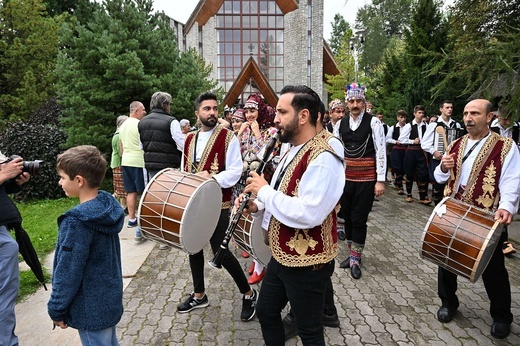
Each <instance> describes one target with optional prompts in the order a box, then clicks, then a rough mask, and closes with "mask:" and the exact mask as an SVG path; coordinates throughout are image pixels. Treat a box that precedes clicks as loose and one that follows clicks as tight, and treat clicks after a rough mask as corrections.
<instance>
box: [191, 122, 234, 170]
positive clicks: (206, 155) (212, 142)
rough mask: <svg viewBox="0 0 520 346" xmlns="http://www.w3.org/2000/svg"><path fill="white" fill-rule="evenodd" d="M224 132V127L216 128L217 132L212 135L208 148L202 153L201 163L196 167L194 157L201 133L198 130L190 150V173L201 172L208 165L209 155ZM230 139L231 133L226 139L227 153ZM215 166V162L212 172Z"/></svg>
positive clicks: (218, 126) (193, 137)
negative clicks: (196, 143)
mask: <svg viewBox="0 0 520 346" xmlns="http://www.w3.org/2000/svg"><path fill="white" fill-rule="evenodd" d="M222 130H223V127H222V126H220V125H217V126H216V127H215V130H214V131H213V133H212V134H211V136H210V138H209V140H208V143H207V144H206V147H205V148H204V151H203V152H202V156H201V157H200V162H199V164H198V166H196V165H195V164H194V163H193V157H194V150H195V141H196V140H197V137H198V136H197V134H198V133H199V132H200V130H198V131H197V132H195V133H194V134H193V135H192V140H191V142H190V147H189V148H188V170H189V171H192V173H199V172H201V170H202V168H203V167H204V166H205V165H206V161H207V160H208V158H209V154H211V150H212V149H213V146H214V145H215V142H216V140H217V138H218V135H219V134H220V132H221V131H222ZM230 132H231V131H230ZM231 135H232V134H231ZM228 137H229V133H228V134H227V137H226V151H227V145H228V144H229V140H228ZM213 164H214V162H213V163H212V165H211V170H213ZM217 168H218V163H217ZM210 173H211V172H210ZM216 173H218V171H216V172H215V174H216Z"/></svg>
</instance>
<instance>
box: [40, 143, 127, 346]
mask: <svg viewBox="0 0 520 346" xmlns="http://www.w3.org/2000/svg"><path fill="white" fill-rule="evenodd" d="M106 166H107V163H106V160H105V158H104V157H103V156H102V154H101V153H100V152H99V150H98V149H97V148H96V147H94V146H90V145H82V146H78V147H74V148H71V149H68V150H67V151H65V152H64V153H62V154H60V155H58V161H57V169H58V174H59V176H60V180H59V184H60V185H61V187H62V189H63V191H65V194H66V195H67V196H69V197H79V202H80V204H79V205H77V206H76V207H74V208H72V209H71V210H69V211H67V212H65V213H64V214H63V215H61V216H60V217H59V218H58V226H59V231H58V242H57V244H56V253H55V255H54V265H53V268H54V269H53V275H52V293H51V297H50V300H49V302H48V304H47V308H48V313H49V316H50V317H51V319H52V321H53V323H54V325H56V326H58V327H60V328H62V329H64V328H67V327H69V326H70V327H72V328H75V329H78V332H79V336H80V339H81V343H82V344H83V345H118V341H117V336H116V325H117V323H118V322H119V320H120V319H121V316H122V315H123V275H122V270H121V248H120V244H119V235H118V234H119V232H120V231H121V229H122V227H123V223H124V213H123V209H122V208H121V206H120V205H119V203H118V202H117V201H116V199H115V198H114V197H113V196H112V195H111V194H109V193H108V192H106V191H102V190H101V191H100V190H99V186H100V184H101V181H102V180H103V178H104V176H105V171H106Z"/></svg>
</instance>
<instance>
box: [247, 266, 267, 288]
mask: <svg viewBox="0 0 520 346" xmlns="http://www.w3.org/2000/svg"><path fill="white" fill-rule="evenodd" d="M264 275H265V268H264V269H263V270H262V272H261V273H260V274H257V273H256V272H254V273H253V275H251V276H250V277H249V279H247V282H248V283H249V284H250V285H254V284H257V283H259V282H260V281H262V279H263V278H264Z"/></svg>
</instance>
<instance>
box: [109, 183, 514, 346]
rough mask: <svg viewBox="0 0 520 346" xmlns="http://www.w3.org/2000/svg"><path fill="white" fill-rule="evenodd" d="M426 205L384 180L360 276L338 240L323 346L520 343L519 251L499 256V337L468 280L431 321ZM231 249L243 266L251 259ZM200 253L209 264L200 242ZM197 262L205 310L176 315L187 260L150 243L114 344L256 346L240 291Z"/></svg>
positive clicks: (255, 328) (186, 282) (433, 301)
mask: <svg viewBox="0 0 520 346" xmlns="http://www.w3.org/2000/svg"><path fill="white" fill-rule="evenodd" d="M432 209H433V208H432V207H430V206H423V205H420V204H419V203H416V202H414V203H406V202H405V201H404V198H403V197H402V196H398V195H397V194H396V192H395V190H394V189H393V188H391V187H390V186H388V187H387V192H386V194H385V195H384V196H383V197H382V198H380V201H379V202H375V203H374V208H373V211H372V213H371V214H370V219H369V227H368V232H369V233H368V238H367V244H366V247H365V251H364V254H363V263H362V270H363V276H362V278H361V279H360V280H354V279H352V278H351V276H350V271H349V270H343V269H340V268H339V262H340V261H341V260H343V259H345V257H346V253H347V252H346V248H347V247H346V243H344V242H341V243H340V253H339V256H338V258H337V262H336V270H335V272H334V275H333V278H332V281H333V284H334V289H335V302H336V306H337V309H338V314H339V317H340V320H341V327H340V328H339V329H337V328H336V329H334V328H326V330H325V335H326V342H327V345H450V346H452V345H520V336H519V334H520V326H519V324H518V323H519V322H518V319H519V315H520V303H519V302H520V276H519V273H520V266H519V263H520V258H519V257H518V254H517V255H516V257H514V256H513V257H512V258H507V259H506V265H507V267H508V269H509V274H510V277H511V286H512V295H513V314H514V316H515V318H516V322H514V323H513V325H512V333H511V335H510V336H509V337H508V338H507V339H506V340H496V339H494V338H493V337H491V336H490V334H489V330H490V327H491V323H492V319H491V317H490V315H489V312H488V309H489V302H488V299H487V295H486V292H485V289H484V285H483V283H482V281H481V280H479V281H478V282H477V283H475V284H472V283H470V282H469V281H468V280H465V279H463V278H460V279H459V290H458V295H459V299H460V303H461V306H460V308H459V311H458V312H457V314H456V315H455V318H454V320H453V321H452V322H451V323H448V324H442V323H440V322H438V321H437V319H436V317H435V316H436V311H437V308H438V306H439V299H438V298H437V294H436V285H437V282H436V278H437V267H436V266H435V265H433V264H431V263H429V262H426V261H424V260H422V259H421V258H420V257H419V248H420V240H421V235H422V232H423V229H424V226H425V224H426V222H427V220H428V217H429V216H430V214H431V212H432ZM515 245H516V246H517V248H518V244H515ZM233 251H234V252H235V254H236V255H237V257H238V258H239V260H240V262H241V263H243V266H244V270H245V268H246V267H247V266H248V264H249V263H250V260H245V259H243V258H241V257H240V256H239V254H240V251H239V250H233ZM205 253H206V260H210V259H211V258H212V255H211V253H210V250H209V247H206V249H205ZM206 267H207V268H206V271H205V274H206V290H207V294H208V298H209V301H210V306H209V307H207V308H205V309H198V310H194V311H192V312H191V313H188V314H179V313H177V312H176V307H177V304H179V303H180V302H181V301H182V300H184V299H185V298H186V297H187V295H188V294H190V293H191V291H192V283H191V274H190V270H189V265H188V256H187V255H186V254H185V253H184V252H182V251H181V250H178V249H175V248H171V249H168V250H159V248H158V246H155V248H154V249H153V250H152V251H151V253H150V255H149V256H148V258H147V260H146V261H145V262H144V264H143V266H142V267H141V268H140V270H139V271H138V272H137V275H136V277H135V278H134V279H133V280H132V281H131V282H130V284H129V286H128V287H127V289H126V290H125V293H124V306H125V313H124V315H123V319H122V321H121V322H120V323H119V325H118V337H119V340H120V342H121V345H263V341H262V335H261V331H260V325H259V323H258V321H257V319H256V318H255V319H254V320H253V321H251V322H241V321H240V311H241V306H242V305H241V304H242V302H241V295H240V293H239V292H238V289H237V288H236V286H235V285H234V282H233V280H232V279H231V277H230V276H229V275H228V274H227V272H226V271H225V270H223V269H222V270H219V269H214V268H211V267H210V266H209V265H207V266H206ZM256 288H259V287H258V286H257V287H256ZM260 290H261V287H260ZM260 294H261V293H260ZM286 344H287V345H301V341H300V339H299V338H294V339H292V340H290V341H288V342H287V343H286Z"/></svg>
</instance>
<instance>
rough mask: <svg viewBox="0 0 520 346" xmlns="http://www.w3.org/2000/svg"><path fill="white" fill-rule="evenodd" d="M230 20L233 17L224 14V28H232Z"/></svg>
mask: <svg viewBox="0 0 520 346" xmlns="http://www.w3.org/2000/svg"><path fill="white" fill-rule="evenodd" d="M232 21H233V17H232V16H225V17H224V27H225V28H228V29H230V28H232Z"/></svg>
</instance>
